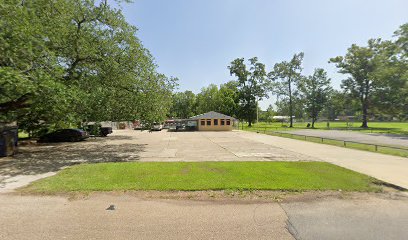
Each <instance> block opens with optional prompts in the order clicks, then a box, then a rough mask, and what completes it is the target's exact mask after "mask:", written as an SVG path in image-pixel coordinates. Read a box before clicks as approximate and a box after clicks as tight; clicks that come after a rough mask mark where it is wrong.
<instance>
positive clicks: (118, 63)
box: [0, 0, 176, 130]
mask: <svg viewBox="0 0 408 240" xmlns="http://www.w3.org/2000/svg"><path fill="white" fill-rule="evenodd" d="M0 15H1V16H2V17H1V18H0V29H1V31H0V52H1V54H0V113H1V119H0V121H1V120H3V121H5V120H8V121H10V120H17V121H18V122H19V124H20V126H22V127H23V128H25V129H27V130H31V129H35V128H38V127H41V125H44V127H49V126H51V125H56V126H58V125H61V124H73V123H79V122H83V121H103V120H132V119H136V118H139V119H140V118H146V120H149V121H155V120H159V119H163V118H164V117H165V115H166V113H167V112H168V108H169V107H170V103H169V102H170V99H169V98H170V96H171V92H172V90H173V87H174V85H175V81H176V79H173V78H167V77H166V76H164V75H162V74H159V73H157V71H156V68H157V67H156V65H155V63H154V60H153V57H152V56H151V55H150V53H149V51H148V50H147V49H145V48H144V47H143V45H142V44H141V42H140V41H139V39H138V38H137V37H136V28H135V27H134V26H131V25H129V24H128V23H127V22H126V21H125V19H124V16H123V15H122V13H121V11H120V10H119V9H115V8H112V7H111V6H109V4H108V3H107V1H94V0H32V1H21V0H20V1H18V0H5V1H2V2H1V3H0Z"/></svg>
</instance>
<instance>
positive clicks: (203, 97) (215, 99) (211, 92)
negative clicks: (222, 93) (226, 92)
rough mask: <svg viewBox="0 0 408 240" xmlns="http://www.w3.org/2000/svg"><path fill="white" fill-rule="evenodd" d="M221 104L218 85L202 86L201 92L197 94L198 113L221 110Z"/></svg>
mask: <svg viewBox="0 0 408 240" xmlns="http://www.w3.org/2000/svg"><path fill="white" fill-rule="evenodd" d="M221 105H222V104H221V102H220V99H219V94H218V86H217V85H215V84H210V85H209V86H208V87H203V88H201V92H200V93H199V94H197V113H199V114H200V113H205V112H209V111H219V109H220V106H221Z"/></svg>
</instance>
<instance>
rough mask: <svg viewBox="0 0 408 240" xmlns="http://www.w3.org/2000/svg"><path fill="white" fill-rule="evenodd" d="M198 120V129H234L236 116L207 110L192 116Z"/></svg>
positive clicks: (192, 118)
mask: <svg viewBox="0 0 408 240" xmlns="http://www.w3.org/2000/svg"><path fill="white" fill-rule="evenodd" d="M190 119H191V120H196V121H197V130H198V131H232V129H233V126H234V122H235V121H236V119H235V118H233V117H230V116H227V115H225V114H221V113H217V112H213V111H211V112H207V113H203V114H200V115H197V116H194V117H191V118H190Z"/></svg>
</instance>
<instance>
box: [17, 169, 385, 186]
mask: <svg viewBox="0 0 408 240" xmlns="http://www.w3.org/2000/svg"><path fill="white" fill-rule="evenodd" d="M376 181H377V180H375V179H374V178H371V177H369V176H367V175H364V174H360V173H357V172H354V171H351V170H348V169H345V168H342V167H338V166H335V165H332V164H329V163H325V162H139V163H135V162H133V163H100V164H81V165H77V166H73V167H70V168H67V169H64V170H62V171H61V172H60V173H58V174H57V175H55V176H52V177H49V178H45V179H42V180H39V181H36V182H34V183H32V184H31V185H29V186H28V187H26V188H24V189H22V190H21V191H23V192H30V193H33V192H35V193H62V192H72V191H85V192H89V191H112V190H159V191H168V190H170V191H172V190H184V191H195V190H227V189H230V190H285V191H305V190H339V189H341V190H343V191H378V190H380V189H381V188H380V187H379V186H377V185H375V184H374V182H376Z"/></svg>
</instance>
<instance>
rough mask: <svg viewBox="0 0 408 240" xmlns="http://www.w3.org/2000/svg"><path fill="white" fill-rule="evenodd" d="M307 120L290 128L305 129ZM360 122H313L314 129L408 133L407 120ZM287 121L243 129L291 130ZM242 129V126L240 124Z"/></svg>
mask: <svg viewBox="0 0 408 240" xmlns="http://www.w3.org/2000/svg"><path fill="white" fill-rule="evenodd" d="M306 125H307V122H302V123H297V122H296V123H294V126H293V128H292V129H306V128H307V127H306ZM360 125H361V123H360V122H353V123H352V122H349V123H348V125H347V122H337V121H336V122H330V123H329V128H327V122H317V123H315V128H316V129H321V130H322V129H323V130H329V129H337V130H350V131H359V132H363V133H365V132H366V133H390V134H403V135H408V122H369V123H368V126H369V128H360ZM288 126H289V123H284V124H282V123H278V122H276V123H266V122H259V123H255V124H253V127H252V128H249V127H248V126H247V124H244V130H247V131H258V130H261V129H262V130H264V129H265V128H267V129H270V130H274V129H275V130H291V128H289V127H288ZM240 129H242V126H240Z"/></svg>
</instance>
